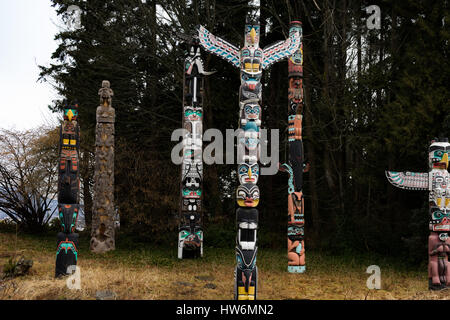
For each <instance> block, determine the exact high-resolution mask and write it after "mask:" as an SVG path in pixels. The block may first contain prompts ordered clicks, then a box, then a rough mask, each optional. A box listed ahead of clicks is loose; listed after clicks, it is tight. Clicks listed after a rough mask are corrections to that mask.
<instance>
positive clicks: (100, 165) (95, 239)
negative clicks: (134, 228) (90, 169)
mask: <svg viewBox="0 0 450 320" xmlns="http://www.w3.org/2000/svg"><path fill="white" fill-rule="evenodd" d="M98 94H99V96H100V106H99V107H98V108H97V126H96V130H95V131H96V133H95V134H96V136H95V173H94V197H93V208H92V230H91V244H90V249H91V251H92V252H95V253H104V252H107V251H110V250H114V249H115V238H114V237H115V229H114V227H115V226H114V219H115V208H114V122H115V117H116V113H115V110H114V108H113V107H112V97H113V95H114V92H113V91H112V89H111V88H110V84H109V81H107V80H104V81H103V82H102V87H101V88H100V90H99V91H98Z"/></svg>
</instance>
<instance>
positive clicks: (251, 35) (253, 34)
mask: <svg viewBox="0 0 450 320" xmlns="http://www.w3.org/2000/svg"><path fill="white" fill-rule="evenodd" d="M250 38H251V39H252V43H255V38H256V31H255V28H252V30H251V31H250Z"/></svg>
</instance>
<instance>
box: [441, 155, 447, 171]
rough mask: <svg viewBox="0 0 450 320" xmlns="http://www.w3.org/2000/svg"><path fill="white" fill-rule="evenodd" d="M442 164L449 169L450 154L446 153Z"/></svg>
mask: <svg viewBox="0 0 450 320" xmlns="http://www.w3.org/2000/svg"><path fill="white" fill-rule="evenodd" d="M440 162H441V163H445V169H448V153H445V154H444V156H443V157H442V160H441V161H440Z"/></svg>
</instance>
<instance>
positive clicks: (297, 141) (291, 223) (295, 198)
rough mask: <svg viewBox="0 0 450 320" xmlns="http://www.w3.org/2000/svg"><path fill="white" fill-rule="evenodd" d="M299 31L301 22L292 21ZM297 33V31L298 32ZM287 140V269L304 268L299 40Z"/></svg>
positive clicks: (291, 64)
mask: <svg viewBox="0 0 450 320" xmlns="http://www.w3.org/2000/svg"><path fill="white" fill-rule="evenodd" d="M293 23H297V24H298V25H299V28H300V30H301V22H298V21H295V22H293ZM300 33H301V31H300ZM288 77H289V91H288V142H289V160H288V163H287V164H284V165H283V166H282V167H283V168H282V169H284V170H285V171H287V172H288V174H289V182H288V228H287V233H288V234H287V236H288V239H287V246H288V272H293V273H301V272H304V271H305V269H306V265H305V242H304V235H305V230H304V225H305V218H304V199H303V164H304V152H303V141H302V121H303V104H304V103H303V43H301V44H300V47H299V48H298V50H297V51H296V52H295V53H294V54H293V55H292V56H291V57H289V60H288Z"/></svg>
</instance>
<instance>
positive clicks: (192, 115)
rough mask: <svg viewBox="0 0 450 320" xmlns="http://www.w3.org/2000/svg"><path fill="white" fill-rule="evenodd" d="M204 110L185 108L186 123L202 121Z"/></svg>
mask: <svg viewBox="0 0 450 320" xmlns="http://www.w3.org/2000/svg"><path fill="white" fill-rule="evenodd" d="M202 119H203V108H202V107H195V106H194V107H191V106H187V107H185V108H184V121H202Z"/></svg>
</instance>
